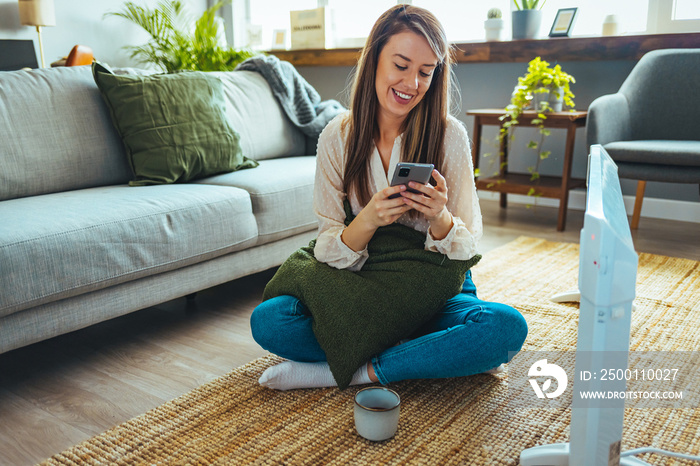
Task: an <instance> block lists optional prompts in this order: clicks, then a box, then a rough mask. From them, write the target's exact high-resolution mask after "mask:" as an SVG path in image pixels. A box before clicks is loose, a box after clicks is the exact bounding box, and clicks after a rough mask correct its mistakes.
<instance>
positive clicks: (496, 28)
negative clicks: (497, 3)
mask: <svg viewBox="0 0 700 466" xmlns="http://www.w3.org/2000/svg"><path fill="white" fill-rule="evenodd" d="M502 17H503V13H501V10H500V9H498V8H491V9H490V10H489V11H488V13H486V21H484V30H485V31H486V40H487V41H498V40H501V31H502V30H503V18H502Z"/></svg>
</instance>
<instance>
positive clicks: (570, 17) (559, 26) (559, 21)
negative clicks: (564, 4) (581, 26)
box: [549, 8, 578, 37]
mask: <svg viewBox="0 0 700 466" xmlns="http://www.w3.org/2000/svg"><path fill="white" fill-rule="evenodd" d="M577 10H578V8H561V9H560V10H559V11H557V15H556V16H555V17H554V22H553V23H552V29H550V31H549V37H569V34H570V33H571V29H572V28H573V26H574V21H575V20H576V11H577Z"/></svg>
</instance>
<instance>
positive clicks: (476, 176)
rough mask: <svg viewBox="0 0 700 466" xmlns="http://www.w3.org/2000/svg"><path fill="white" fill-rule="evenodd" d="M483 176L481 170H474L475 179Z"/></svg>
mask: <svg viewBox="0 0 700 466" xmlns="http://www.w3.org/2000/svg"><path fill="white" fill-rule="evenodd" d="M480 176H481V170H479V169H478V168H475V169H474V178H479V177H480Z"/></svg>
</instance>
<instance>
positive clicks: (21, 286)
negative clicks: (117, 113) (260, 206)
mask: <svg viewBox="0 0 700 466" xmlns="http://www.w3.org/2000/svg"><path fill="white" fill-rule="evenodd" d="M252 171H254V170H251V172H252ZM0 218H2V219H3V221H2V222H0V289H2V290H3V292H2V293H0V316H3V315H8V314H12V313H14V312H17V311H20V310H22V309H26V308H29V307H32V306H36V305H39V304H43V303H46V302H50V301H56V300H58V299H62V298H67V297H71V296H76V295H79V294H82V293H85V292H89V291H93V290H97V289H101V288H105V287H108V286H112V285H115V284H118V283H123V282H127V281H130V280H135V279H137V278H141V277H144V276H148V275H153V274H156V273H160V272H165V271H169V270H173V269H177V268H180V267H183V266H186V265H190V264H194V263H197V262H202V261H205V260H207V259H211V258H213V257H217V256H221V255H224V254H226V253H229V252H232V251H236V250H240V249H245V248H246V247H249V246H252V245H253V244H255V240H256V237H257V226H256V223H255V218H254V217H253V214H252V207H251V203H250V197H249V196H248V193H246V192H245V191H243V190H240V189H236V188H232V187H222V186H202V185H191V184H173V185H159V186H148V187H128V186H126V185H123V186H112V187H100V188H90V189H85V190H78V191H70V192H65V193H57V194H49V195H44V196H34V197H29V198H22V199H15V200H10V201H4V202H0Z"/></svg>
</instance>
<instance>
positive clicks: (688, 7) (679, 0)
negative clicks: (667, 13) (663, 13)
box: [673, 0, 700, 21]
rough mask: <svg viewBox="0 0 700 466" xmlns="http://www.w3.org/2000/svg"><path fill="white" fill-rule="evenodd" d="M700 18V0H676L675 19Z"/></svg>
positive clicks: (674, 6)
mask: <svg viewBox="0 0 700 466" xmlns="http://www.w3.org/2000/svg"><path fill="white" fill-rule="evenodd" d="M686 19H700V2H698V0H676V1H675V2H674V5H673V20H674V21H682V20H686Z"/></svg>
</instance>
